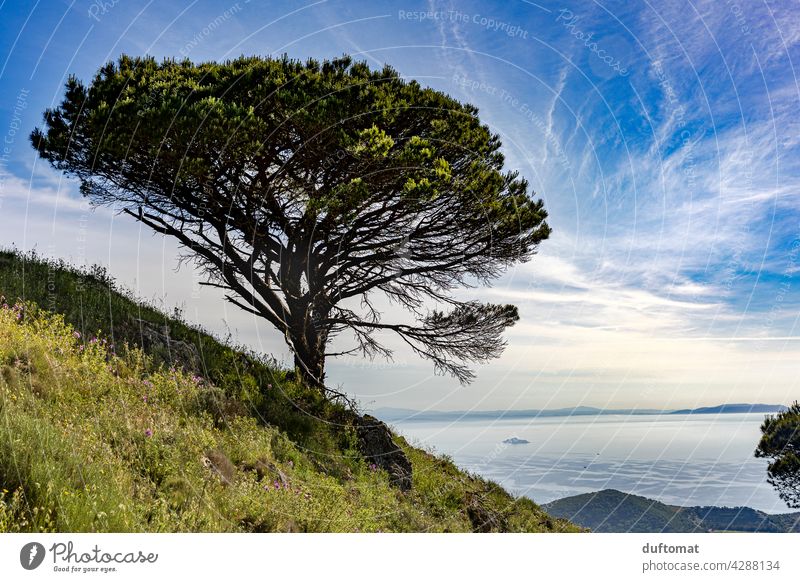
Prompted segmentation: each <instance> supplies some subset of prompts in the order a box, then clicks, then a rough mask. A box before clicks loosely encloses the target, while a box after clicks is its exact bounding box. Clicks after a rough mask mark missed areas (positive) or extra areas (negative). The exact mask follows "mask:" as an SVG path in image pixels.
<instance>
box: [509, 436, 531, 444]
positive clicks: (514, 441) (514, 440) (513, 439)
mask: <svg viewBox="0 0 800 582" xmlns="http://www.w3.org/2000/svg"><path fill="white" fill-rule="evenodd" d="M530 442H531V441H526V440H525V439H518V438H517V437H511V438H510V439H506V440H504V441H503V444H506V445H527V444H529V443H530Z"/></svg>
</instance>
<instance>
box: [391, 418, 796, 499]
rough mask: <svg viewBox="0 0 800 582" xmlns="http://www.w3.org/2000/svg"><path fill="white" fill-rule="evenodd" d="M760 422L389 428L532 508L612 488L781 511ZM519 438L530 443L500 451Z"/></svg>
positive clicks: (558, 421)
mask: <svg viewBox="0 0 800 582" xmlns="http://www.w3.org/2000/svg"><path fill="white" fill-rule="evenodd" d="M763 419H764V415H763V414H721V415H657V416H616V415H615V416H577V417H550V418H532V419H524V420H496V421H459V422H394V423H392V424H393V426H394V427H395V428H396V429H397V430H398V431H399V432H400V433H401V434H403V435H404V436H406V437H407V438H409V439H410V441H411V442H413V443H417V444H419V445H423V446H425V447H427V448H433V449H434V450H435V451H436V452H440V453H446V454H448V455H451V456H452V457H453V459H454V460H455V462H456V463H457V464H458V465H459V466H461V467H463V468H465V469H469V470H470V471H473V472H475V473H479V474H481V475H483V476H485V477H488V478H491V479H494V480H495V481H498V482H500V483H501V484H503V485H504V486H505V487H506V488H507V489H509V490H510V491H513V492H514V493H515V494H517V495H526V496H528V497H530V498H531V499H533V500H534V501H536V502H537V503H547V502H548V501H552V500H554V499H558V498H560V497H566V496H568V495H576V494H579V493H587V492H590V491H597V490H599V489H606V488H613V489H619V490H620V491H626V492H630V493H635V494H637V495H644V496H646V497H650V498H653V499H658V500H659V501H663V502H664V503H670V504H674V505H727V506H738V505H746V506H750V507H754V508H756V509H761V510H763V511H767V512H770V513H780V512H785V511H787V510H788V509H787V507H786V505H785V504H784V503H783V502H782V501H781V500H780V499H779V498H778V496H777V494H776V493H775V492H774V490H773V489H772V487H771V486H770V485H769V484H767V482H766V465H767V461H766V460H764V459H756V458H754V457H753V450H754V449H755V446H756V444H757V443H758V439H759V436H760V431H759V426H760V424H761V421H762V420H763ZM511 437H518V438H520V439H525V440H527V441H530V444H522V445H504V444H502V441H503V440H505V439H508V438H511Z"/></svg>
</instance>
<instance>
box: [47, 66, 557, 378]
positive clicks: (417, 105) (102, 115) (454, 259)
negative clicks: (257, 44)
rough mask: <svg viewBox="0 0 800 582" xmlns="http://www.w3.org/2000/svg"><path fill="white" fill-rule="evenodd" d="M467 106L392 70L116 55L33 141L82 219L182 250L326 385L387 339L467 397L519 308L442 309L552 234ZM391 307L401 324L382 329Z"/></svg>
mask: <svg viewBox="0 0 800 582" xmlns="http://www.w3.org/2000/svg"><path fill="white" fill-rule="evenodd" d="M477 114H478V111H477V109H476V108H475V107H473V106H471V105H468V104H462V103H460V102H458V101H456V100H455V99H453V98H451V97H449V96H448V95H445V94H444V93H441V92H439V91H435V90H433V89H430V88H424V87H422V86H420V84H419V83H417V82H416V81H407V80H405V79H403V78H402V77H401V76H400V75H399V74H398V73H397V72H396V71H394V70H393V69H392V68H390V67H388V66H387V67H384V68H383V69H382V70H372V69H370V68H369V67H368V66H367V65H366V64H365V63H363V62H354V61H353V60H352V59H351V58H350V57H346V56H345V57H342V58H338V59H334V60H331V61H325V62H318V61H315V60H308V61H306V62H300V61H296V60H292V59H289V58H288V57H285V56H284V57H283V58H262V57H248V58H245V57H242V58H239V59H236V60H232V61H226V62H223V63H216V62H208V63H200V64H194V63H192V62H190V61H188V60H183V61H175V60H164V61H162V62H158V61H156V60H155V59H153V58H150V57H143V58H133V57H129V56H122V57H121V58H120V59H119V60H118V61H117V62H112V63H109V64H107V65H105V66H104V67H102V68H101V69H100V70H99V71H98V73H97V74H96V76H95V77H94V78H93V80H92V82H91V83H90V84H89V85H88V86H87V85H85V84H84V83H82V82H81V81H79V80H78V79H77V78H75V77H70V79H69V80H68V82H67V84H66V91H65V95H64V99H63V102H62V103H61V105H60V106H59V107H57V108H54V109H50V110H47V111H46V112H45V115H44V127H43V128H41V129H39V128H37V129H36V130H34V131H33V133H32V134H31V141H32V143H33V145H34V147H35V148H36V149H37V150H38V152H39V154H40V155H41V156H42V157H43V158H44V159H46V160H48V161H49V162H50V163H51V164H52V165H53V166H54V167H55V168H57V169H60V170H63V171H65V172H67V173H68V174H70V175H73V176H76V177H77V178H78V179H79V180H80V184H81V191H82V193H83V194H84V195H85V196H87V197H88V198H89V199H90V200H91V202H92V203H94V204H96V205H107V206H111V207H113V208H116V209H118V210H120V211H122V212H125V213H127V214H128V215H130V216H132V217H133V218H135V219H136V220H138V221H140V222H141V223H143V224H145V225H147V226H149V227H150V228H152V229H153V230H154V231H155V232H158V233H162V234H165V235H169V236H172V237H175V238H176V239H177V240H178V241H179V242H180V243H181V245H182V246H183V247H184V248H185V250H186V256H187V257H189V258H191V259H192V260H194V261H195V262H196V264H197V265H198V266H199V267H200V268H201V269H202V270H203V272H204V273H205V275H206V276H207V284H210V285H214V286H217V287H220V288H222V289H224V290H225V292H226V297H227V299H228V300H229V301H231V302H232V303H234V304H236V305H237V306H239V307H241V308H242V309H244V310H246V311H248V312H251V313H253V314H255V315H257V316H259V317H263V318H264V319H266V320H267V321H269V322H270V323H271V324H272V325H273V326H275V327H276V328H277V329H278V330H279V331H280V332H281V333H282V334H283V335H284V337H285V338H286V341H287V343H288V345H289V346H290V347H291V349H292V350H293V352H294V354H295V364H296V366H297V368H298V369H299V371H300V373H301V374H302V375H303V377H304V378H305V379H306V380H308V381H309V382H311V383H312V384H315V385H318V386H321V387H322V386H324V363H325V358H326V356H329V355H334V354H331V352H329V345H330V343H331V341H332V340H333V338H335V337H337V336H339V335H341V334H347V337H342V342H343V343H344V342H346V340H347V339H348V338H349V340H350V341H351V342H352V343H350V344H346V345H345V349H342V350H340V351H339V352H337V354H335V355H341V354H343V353H358V352H360V353H361V354H363V355H364V356H367V357H374V356H376V355H383V356H386V357H390V356H391V350H390V349H389V348H388V347H386V345H385V342H382V341H381V333H380V332H387V331H388V332H393V333H395V334H397V335H398V336H399V337H400V338H402V339H403V340H404V341H405V342H406V343H407V344H408V345H409V346H411V348H412V349H413V350H414V352H416V353H417V354H418V355H420V356H422V357H424V358H427V359H429V360H431V361H432V362H433V364H434V366H435V368H436V370H437V371H438V372H444V373H449V374H452V375H453V376H455V377H456V378H458V379H459V380H460V381H461V382H462V383H465V382H469V381H470V380H471V379H472V378H473V377H474V372H473V370H471V369H470V367H469V364H470V363H481V362H486V361H488V360H490V359H492V358H494V357H497V356H498V355H499V354H500V353H501V352H502V350H503V347H504V341H503V338H502V333H503V331H504V330H505V329H506V328H507V327H508V326H510V325H512V324H513V323H514V322H515V321H516V320H517V319H518V313H517V309H516V308H515V307H514V306H512V305H492V304H485V303H481V302H478V301H474V300H460V299H457V298H456V297H455V296H454V293H453V291H454V290H455V289H457V288H463V287H474V286H479V285H486V284H490V283H491V281H492V280H493V279H495V278H497V277H498V276H499V275H500V274H502V273H503V272H504V271H505V270H506V269H507V268H508V267H510V266H512V265H514V264H515V263H517V262H520V261H526V260H528V259H530V258H531V257H532V255H533V254H534V253H535V251H536V249H537V247H538V245H539V243H540V242H541V241H542V240H544V239H546V238H547V237H548V235H549V233H550V228H549V226H548V225H547V223H546V221H545V219H546V217H547V214H546V212H545V210H544V207H543V203H542V201H541V200H536V199H534V198H533V197H532V196H531V194H530V193H529V191H528V190H529V188H528V183H527V181H526V180H525V179H523V178H522V177H520V176H519V174H518V173H517V172H513V171H507V170H505V169H504V157H503V155H502V153H501V151H500V147H501V143H500V139H499V138H498V136H497V135H495V134H493V133H492V132H491V131H490V130H489V128H487V127H486V125H484V124H482V123H481V122H480V120H479V119H478V116H477ZM376 293H383V294H385V296H387V297H388V298H389V299H390V300H391V301H393V302H395V303H396V304H398V305H400V306H402V307H403V308H405V310H407V312H408V313H409V314H410V315H411V317H410V318H408V321H399V322H389V321H385V320H384V319H385V318H384V317H382V316H383V315H384V314H383V313H381V312H380V311H379V310H378V309H377V308H376V307H375V294H376Z"/></svg>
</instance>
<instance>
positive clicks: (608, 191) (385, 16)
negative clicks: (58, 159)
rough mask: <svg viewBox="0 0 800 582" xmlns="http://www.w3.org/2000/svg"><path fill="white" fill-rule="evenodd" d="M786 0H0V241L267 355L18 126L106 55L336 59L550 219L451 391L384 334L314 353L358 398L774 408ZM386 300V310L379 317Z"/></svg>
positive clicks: (168, 248) (793, 152)
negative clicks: (336, 354)
mask: <svg viewBox="0 0 800 582" xmlns="http://www.w3.org/2000/svg"><path fill="white" fill-rule="evenodd" d="M799 17H800V8H798V6H797V4H796V3H791V2H782V1H781V2H748V3H746V4H745V3H744V2H735V1H726V0H719V1H713V2H711V1H706V2H686V3H684V2H659V3H651V2H647V1H644V2H603V3H600V2H564V3H561V2H558V3H554V2H538V3H534V2H527V1H509V2H480V3H478V2H457V3H456V2H438V1H431V2H391V3H390V2H352V1H351V2H343V1H333V0H331V1H318V2H307V3H306V2H298V3H289V2H270V3H268V4H267V3H261V2H256V1H255V0H252V1H250V2H247V1H244V0H240V1H239V2H238V3H237V2H228V1H227V0H224V1H220V2H208V1H207V2H202V1H196V2H191V3H180V5H179V3H166V2H160V3H156V2H136V1H133V0H116V1H115V0H106V1H105V2H103V1H102V0H96V1H94V2H86V1H75V2H66V1H65V2H60V1H54V0H41V1H39V2H11V1H8V0H6V1H4V2H3V1H2V0H0V29H2V33H1V34H0V89H1V90H2V92H1V93H0V94H1V95H2V99H0V140H3V143H2V144H0V173H1V175H2V177H1V178H0V245H3V246H11V245H16V246H17V247H18V248H22V249H31V248H36V249H37V250H38V251H39V252H41V253H42V254H44V255H48V256H57V257H63V258H65V259H68V260H70V261H72V262H74V263H76V264H91V263H100V264H103V265H106V266H108V267H109V269H110V270H111V272H112V273H113V274H114V275H115V276H116V277H117V278H118V279H119V281H120V282H121V283H123V284H124V285H126V286H128V287H130V288H131V289H133V290H134V291H135V292H136V293H138V294H139V295H140V296H142V297H145V298H147V299H151V300H153V301H156V302H157V303H159V304H162V305H164V306H165V307H167V308H170V309H171V308H172V307H174V306H181V307H183V308H184V310H185V313H186V316H187V318H189V319H191V320H194V321H197V322H199V323H201V324H203V325H204V326H206V327H207V328H209V329H211V330H213V331H215V332H217V333H219V334H225V333H227V332H228V331H230V332H231V333H232V334H233V335H234V337H236V338H237V339H238V340H239V341H241V342H244V343H247V344H249V345H250V346H252V347H254V348H255V349H258V350H262V351H265V352H269V353H274V354H275V355H276V356H277V357H278V358H279V359H281V358H283V359H286V360H287V361H288V353H287V351H286V349H285V347H284V346H283V344H282V340H281V339H280V338H279V337H278V336H277V334H275V333H273V332H272V330H271V329H270V328H269V326H268V324H266V323H265V322H261V321H258V320H254V319H253V318H252V317H250V316H248V315H246V314H243V313H240V312H237V311H236V309H235V308H234V307H232V306H229V305H223V304H222V303H221V302H220V300H219V296H218V295H217V294H215V293H214V292H213V291H210V290H208V289H205V288H203V289H202V290H201V289H200V288H199V287H198V282H199V280H198V277H197V275H196V274H195V273H193V272H192V271H191V269H190V268H189V267H183V268H182V269H181V270H179V271H177V270H176V265H177V260H176V257H177V256H178V252H179V250H178V249H177V247H176V245H175V244H174V243H173V242H172V241H170V240H168V239H163V238H162V237H159V236H154V235H152V234H151V233H149V232H147V231H146V230H142V229H140V227H139V226H138V225H137V224H135V223H133V222H132V221H130V220H126V219H125V218H124V217H121V216H116V215H114V214H113V213H111V212H110V211H108V210H106V209H97V210H90V209H89V208H88V206H87V205H86V203H85V202H84V201H83V200H81V198H80V197H79V195H78V191H77V184H76V183H75V182H74V181H72V180H68V179H65V178H63V177H61V176H60V175H58V174H56V173H54V172H53V171H52V170H51V169H49V168H48V167H47V166H46V165H45V164H43V163H42V162H41V160H37V159H36V156H35V154H34V152H33V150H32V149H31V147H30V146H29V144H28V140H27V135H28V133H29V132H30V130H31V129H32V128H33V127H34V126H35V125H36V124H38V123H40V121H41V113H42V111H43V110H44V109H45V108H46V107H49V106H52V105H54V104H55V103H57V102H58V101H59V100H60V95H61V92H62V87H63V83H64V81H65V80H66V77H67V75H69V74H70V73H74V74H76V75H78V76H79V77H81V78H83V79H89V78H90V76H91V75H92V74H93V73H94V72H95V71H96V69H97V68H98V67H99V66H101V65H102V64H103V63H104V62H106V61H108V60H110V59H114V58H116V57H118V56H119V55H120V54H121V53H123V52H125V53H130V54H145V53H149V54H152V55H155V56H157V57H165V56H170V57H183V56H188V57H189V58H191V59H193V60H220V59H225V58H229V57H236V56H238V55H240V54H261V55H279V54H282V53H284V52H287V53H289V55H290V56H293V57H297V58H306V57H309V56H313V57H317V58H325V57H335V56H338V55H341V54H342V53H349V54H353V55H355V56H357V57H358V58H361V59H364V60H366V61H368V62H369V63H371V64H373V65H375V66H380V65H382V64H384V63H390V64H391V65H393V66H394V67H395V68H396V69H397V70H398V71H399V72H400V73H401V74H402V75H405V76H408V77H409V78H415V79H418V80H419V81H420V82H422V83H423V84H427V85H430V86H432V87H435V88H437V89H441V90H443V91H446V92H448V93H450V94H452V95H453V96H455V97H457V98H459V99H461V100H464V101H469V102H472V103H474V104H475V105H477V106H478V107H479V109H480V115H481V118H482V119H483V120H484V121H485V122H486V123H488V124H489V125H490V126H491V127H492V129H493V130H494V131H495V132H497V133H498V134H500V135H501V137H502V141H503V144H504V150H505V153H506V159H507V165H508V167H509V168H510V169H518V170H520V171H521V172H522V174H523V175H525V176H526V177H527V178H528V179H529V180H530V182H531V184H532V186H533V188H534V189H535V191H536V193H537V195H538V196H541V197H542V198H543V199H544V200H545V202H546V206H547V208H548V210H549V212H550V216H551V218H550V223H551V225H552V226H553V228H554V234H553V236H552V237H551V239H550V240H548V241H546V242H545V243H544V244H543V245H542V247H541V251H540V253H539V255H538V256H537V257H535V259H534V260H533V261H532V262H530V263H527V264H525V265H520V266H518V267H517V268H516V269H514V270H512V271H510V272H509V273H507V275H506V276H505V277H503V278H502V279H501V280H499V281H498V282H497V284H496V285H495V286H494V287H493V288H491V289H484V290H477V291H476V290H469V291H464V292H463V293H462V294H463V295H464V296H465V297H467V296H468V297H475V298H479V299H483V300H493V301H498V302H499V301H503V302H514V303H516V304H517V305H519V307H520V312H521V316H522V319H521V321H520V322H519V324H518V325H517V326H515V327H514V328H513V329H512V330H510V332H509V333H508V339H509V348H508V350H507V351H506V353H505V355H504V356H503V357H502V358H501V359H500V360H497V361H495V362H494V363H492V364H489V365H487V366H483V367H481V368H480V369H479V370H478V378H477V380H476V381H475V382H474V384H472V385H471V386H469V387H466V388H464V387H460V386H459V385H458V384H457V382H455V381H454V380H452V379H450V378H441V377H435V376H433V375H432V369H431V367H430V366H429V365H428V363H427V362H424V361H418V360H415V359H414V357H413V356H412V355H410V354H408V353H406V352H404V351H403V350H402V349H398V352H397V357H396V359H395V361H394V362H393V363H386V362H383V361H375V362H364V361H361V360H359V359H355V358H354V359H350V360H346V361H337V362H331V363H330V364H329V381H330V382H331V383H333V384H341V385H342V387H343V388H344V389H346V390H347V391H349V392H351V393H353V394H356V395H357V396H358V397H359V398H360V399H361V401H362V402H363V403H364V404H365V405H367V406H404V407H414V408H438V409H466V408H509V407H515V408H545V407H559V406H572V405H580V404H583V405H593V406H614V407H621V406H642V407H685V406H693V405H707V404H717V403H720V402H743V401H749V402H756V401H758V402H788V401H790V400H793V399H795V398H797V396H798V393H799V391H798V378H800V330H798V325H797V324H798V313H800V311H798V307H800V293H798V291H799V290H800V155H798V154H800V120H798V115H797V112H798V110H800V82H798V79H797V74H798V72H800V71H798V70H797V69H798V65H800V61H799V60H798V57H800V27H799V26H797V21H798V18H799ZM387 316H391V314H387Z"/></svg>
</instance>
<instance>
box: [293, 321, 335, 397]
mask: <svg viewBox="0 0 800 582" xmlns="http://www.w3.org/2000/svg"><path fill="white" fill-rule="evenodd" d="M306 313H307V314H306V315H305V316H304V317H302V318H301V319H300V318H298V319H299V320H298V321H295V326H294V328H295V329H294V330H292V333H290V339H291V344H292V349H293V350H294V366H295V369H296V370H297V374H298V375H299V376H300V378H302V379H303V381H304V382H305V383H306V384H307V385H308V386H312V387H314V388H318V389H320V390H324V389H325V348H326V346H327V343H328V334H327V331H325V330H324V329H318V328H317V326H316V325H314V321H313V318H312V317H311V315H310V314H309V312H308V311H307V312H306Z"/></svg>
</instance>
